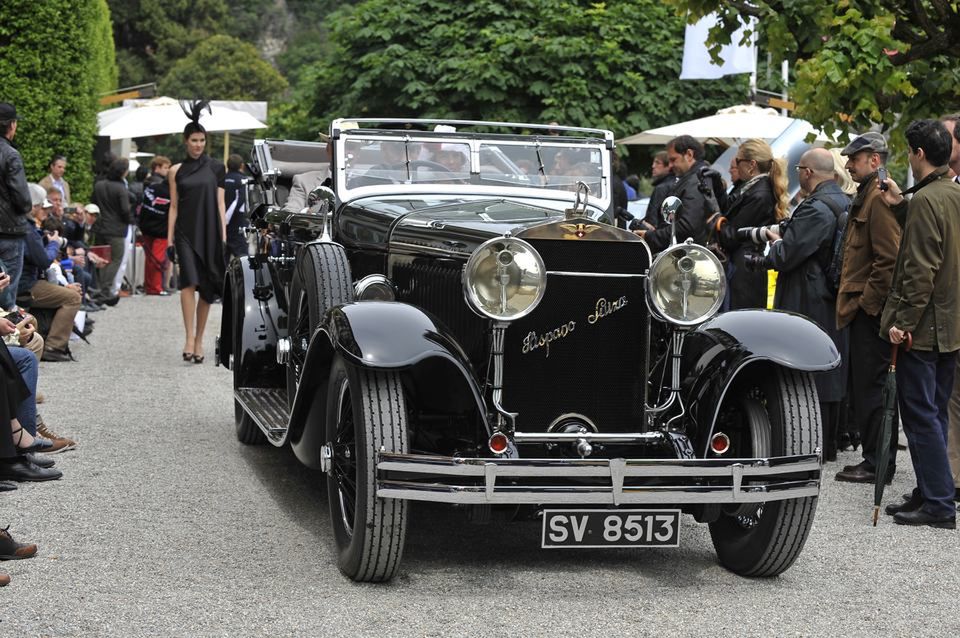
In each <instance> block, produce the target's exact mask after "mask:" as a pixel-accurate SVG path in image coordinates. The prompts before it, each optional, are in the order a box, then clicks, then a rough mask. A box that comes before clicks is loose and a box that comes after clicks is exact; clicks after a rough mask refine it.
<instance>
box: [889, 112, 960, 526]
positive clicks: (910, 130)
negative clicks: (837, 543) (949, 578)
mask: <svg viewBox="0 0 960 638" xmlns="http://www.w3.org/2000/svg"><path fill="white" fill-rule="evenodd" d="M906 134H907V145H908V146H909V148H910V150H909V153H908V159H909V161H910V168H911V170H912V171H913V176H914V177H915V178H916V179H917V180H918V181H917V184H916V185H915V186H914V187H913V188H911V189H908V190H907V191H906V194H909V193H911V192H912V193H914V195H913V198H912V199H911V200H910V203H909V205H908V204H907V202H906V200H905V199H904V198H903V195H904V194H905V193H901V192H900V188H899V187H898V186H897V185H896V184H895V183H894V182H893V180H890V179H888V180H887V182H886V183H887V185H888V186H889V189H888V190H887V191H886V192H884V193H883V198H884V201H886V202H887V204H889V205H890V206H891V207H892V209H893V212H894V214H895V215H897V217H898V218H902V217H905V219H906V221H905V225H904V228H903V238H902V240H901V242H900V252H899V254H898V255H897V265H896V267H895V269H894V272H893V285H892V287H891V290H890V295H889V296H888V297H887V300H886V303H885V304H884V306H883V314H882V316H881V319H880V330H881V332H880V334H881V335H882V336H887V337H889V339H890V342H891V343H897V344H899V343H902V342H903V341H904V340H905V339H906V335H907V334H908V333H909V334H911V335H912V336H913V345H912V347H911V349H910V350H905V349H903V348H901V350H900V354H899V355H898V359H897V403H898V405H899V407H900V417H901V418H902V420H903V431H904V433H905V434H906V435H907V441H908V442H909V443H910V458H911V460H912V461H913V469H914V471H915V472H916V475H917V487H916V488H915V489H914V490H913V493H912V494H911V495H910V498H908V499H907V500H906V501H904V502H903V503H899V504H895V505H890V506H888V507H887V509H886V511H887V513H888V514H893V518H894V522H896V523H899V524H901V525H929V526H930V527H939V528H946V529H956V526H957V514H956V512H957V510H956V506H955V505H954V504H953V496H954V486H953V475H952V473H951V472H950V462H949V460H948V457H947V431H948V422H949V417H948V407H947V404H948V402H949V399H950V391H951V389H952V388H953V376H954V372H955V370H956V356H957V352H958V351H960V186H958V185H957V184H955V183H954V182H953V181H952V180H951V179H950V177H949V175H948V172H947V162H948V161H949V160H950V152H951V148H952V142H951V139H950V134H949V133H947V129H946V128H945V127H944V126H943V123H942V122H938V121H936V120H918V121H915V122H912V123H911V124H910V126H908V127H907V133H906Z"/></svg>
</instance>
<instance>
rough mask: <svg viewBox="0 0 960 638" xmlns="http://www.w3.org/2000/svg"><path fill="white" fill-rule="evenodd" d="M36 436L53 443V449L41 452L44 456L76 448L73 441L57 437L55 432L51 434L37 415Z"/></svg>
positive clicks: (75, 443)
mask: <svg viewBox="0 0 960 638" xmlns="http://www.w3.org/2000/svg"><path fill="white" fill-rule="evenodd" d="M37 434H39V435H40V436H42V437H43V438H45V439H50V440H51V441H53V447H48V448H45V449H44V450H43V453H44V454H57V453H59V452H66V451H67V450H72V449H74V448H75V447H77V442H76V441H74V440H73V439H68V438H67V437H65V436H59V435H57V434H56V433H55V432H51V431H50V428H48V427H47V424H46V423H44V422H43V418H41V416H40V415H39V414H38V415H37Z"/></svg>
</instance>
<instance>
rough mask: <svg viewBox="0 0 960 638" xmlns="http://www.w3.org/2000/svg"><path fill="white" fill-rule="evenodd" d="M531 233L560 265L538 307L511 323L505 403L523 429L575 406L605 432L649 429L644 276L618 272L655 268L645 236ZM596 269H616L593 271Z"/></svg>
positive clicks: (543, 424) (550, 261) (552, 265)
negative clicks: (609, 238)
mask: <svg viewBox="0 0 960 638" xmlns="http://www.w3.org/2000/svg"><path fill="white" fill-rule="evenodd" d="M530 243H531V244H533V246H534V247H535V248H536V249H537V250H538V251H539V252H540V254H541V256H542V257H543V259H544V262H545V264H546V267H547V270H548V271H551V272H552V274H550V275H549V276H548V283H547V290H546V294H545V296H544V298H543V301H541V303H540V305H539V306H538V307H537V308H536V310H535V311H534V312H533V313H531V314H530V315H528V316H527V317H524V318H523V319H520V320H518V321H516V322H514V323H512V324H511V325H510V327H509V329H508V330H507V335H506V344H505V355H504V356H505V364H506V365H505V373H504V398H503V407H504V408H505V409H506V410H507V411H509V412H516V413H518V414H519V416H518V417H517V429H518V430H520V431H523V432H538V431H540V432H542V431H545V430H546V429H547V428H548V427H549V426H550V424H551V423H553V422H554V421H555V420H556V419H557V418H558V417H560V416H562V415H564V414H570V413H574V414H580V415H583V416H586V417H587V418H588V419H590V420H591V421H592V422H593V423H594V424H595V425H596V426H597V428H598V429H599V431H601V432H625V431H637V430H640V429H642V427H641V426H642V422H643V387H644V384H645V383H646V376H647V375H646V370H647V361H646V359H645V357H646V352H645V339H644V335H645V331H646V325H647V321H649V317H648V311H647V306H646V299H645V296H644V295H645V290H644V285H645V278H643V277H618V276H616V275H622V274H635V275H639V274H643V273H644V272H645V271H646V270H647V268H648V267H649V256H648V254H647V252H646V249H645V247H644V245H643V244H641V243H640V242H603V241H588V240H532V241H531V242H530ZM561 272H563V273H565V274H559V273H561ZM596 273H604V274H607V275H608V276H590V275H591V274H596ZM624 302H625V303H624ZM598 311H599V312H598ZM548 340H549V342H548Z"/></svg>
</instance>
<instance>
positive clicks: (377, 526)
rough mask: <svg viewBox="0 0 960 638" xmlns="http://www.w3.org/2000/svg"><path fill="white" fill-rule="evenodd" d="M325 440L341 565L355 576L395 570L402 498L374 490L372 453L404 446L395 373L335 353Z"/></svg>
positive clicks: (376, 577)
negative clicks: (379, 494)
mask: <svg viewBox="0 0 960 638" xmlns="http://www.w3.org/2000/svg"><path fill="white" fill-rule="evenodd" d="M326 440H327V441H328V442H329V445H330V447H331V451H332V459H331V469H330V471H329V473H328V476H327V497H328V498H327V500H328V501H329V505H330V519H331V523H332V526H333V533H334V539H335V541H336V545H337V554H338V556H337V565H338V567H339V568H340V571H341V572H343V573H344V574H345V575H346V576H348V577H350V578H351V579H353V580H355V581H361V582H384V581H388V580H390V579H391V578H393V576H394V575H395V574H396V573H397V570H398V569H399V567H400V559H401V557H402V555H403V544H404V539H405V536H406V527H407V503H406V501H403V500H399V499H384V498H377V496H376V460H377V452H378V451H380V450H383V451H385V452H406V451H407V412H406V402H405V400H404V396H403V388H402V386H401V383H400V376H399V375H398V374H397V373H396V372H383V371H373V370H367V369H363V368H356V367H353V366H349V365H347V364H346V363H345V362H344V360H343V359H342V358H341V357H339V356H337V357H336V359H335V360H334V363H333V366H332V369H331V371H330V384H329V386H328V390H327V419H326Z"/></svg>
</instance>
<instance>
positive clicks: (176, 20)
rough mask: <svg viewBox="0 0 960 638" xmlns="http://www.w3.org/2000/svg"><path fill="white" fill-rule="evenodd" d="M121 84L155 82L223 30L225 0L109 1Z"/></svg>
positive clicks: (224, 27) (225, 13)
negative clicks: (119, 54) (120, 56)
mask: <svg viewBox="0 0 960 638" xmlns="http://www.w3.org/2000/svg"><path fill="white" fill-rule="evenodd" d="M108 1H109V4H110V12H111V19H112V21H113V29H114V38H115V41H116V47H117V49H118V50H121V51H125V52H127V53H126V54H125V56H124V57H125V63H124V64H121V67H120V68H121V71H122V73H121V75H120V84H121V85H122V86H132V85H135V84H143V83H147V82H154V81H156V80H157V78H159V77H160V76H162V75H163V74H164V73H166V72H167V70H169V68H170V67H171V66H172V65H173V64H174V62H176V61H177V60H179V59H180V58H182V57H184V56H185V55H186V54H187V53H189V52H190V50H191V49H193V47H195V46H196V45H197V44H199V43H200V42H201V41H202V40H204V39H206V38H207V37H209V36H211V35H213V34H216V33H222V32H224V31H226V26H227V19H228V11H227V3H226V2H225V0H162V1H159V0H108Z"/></svg>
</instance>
